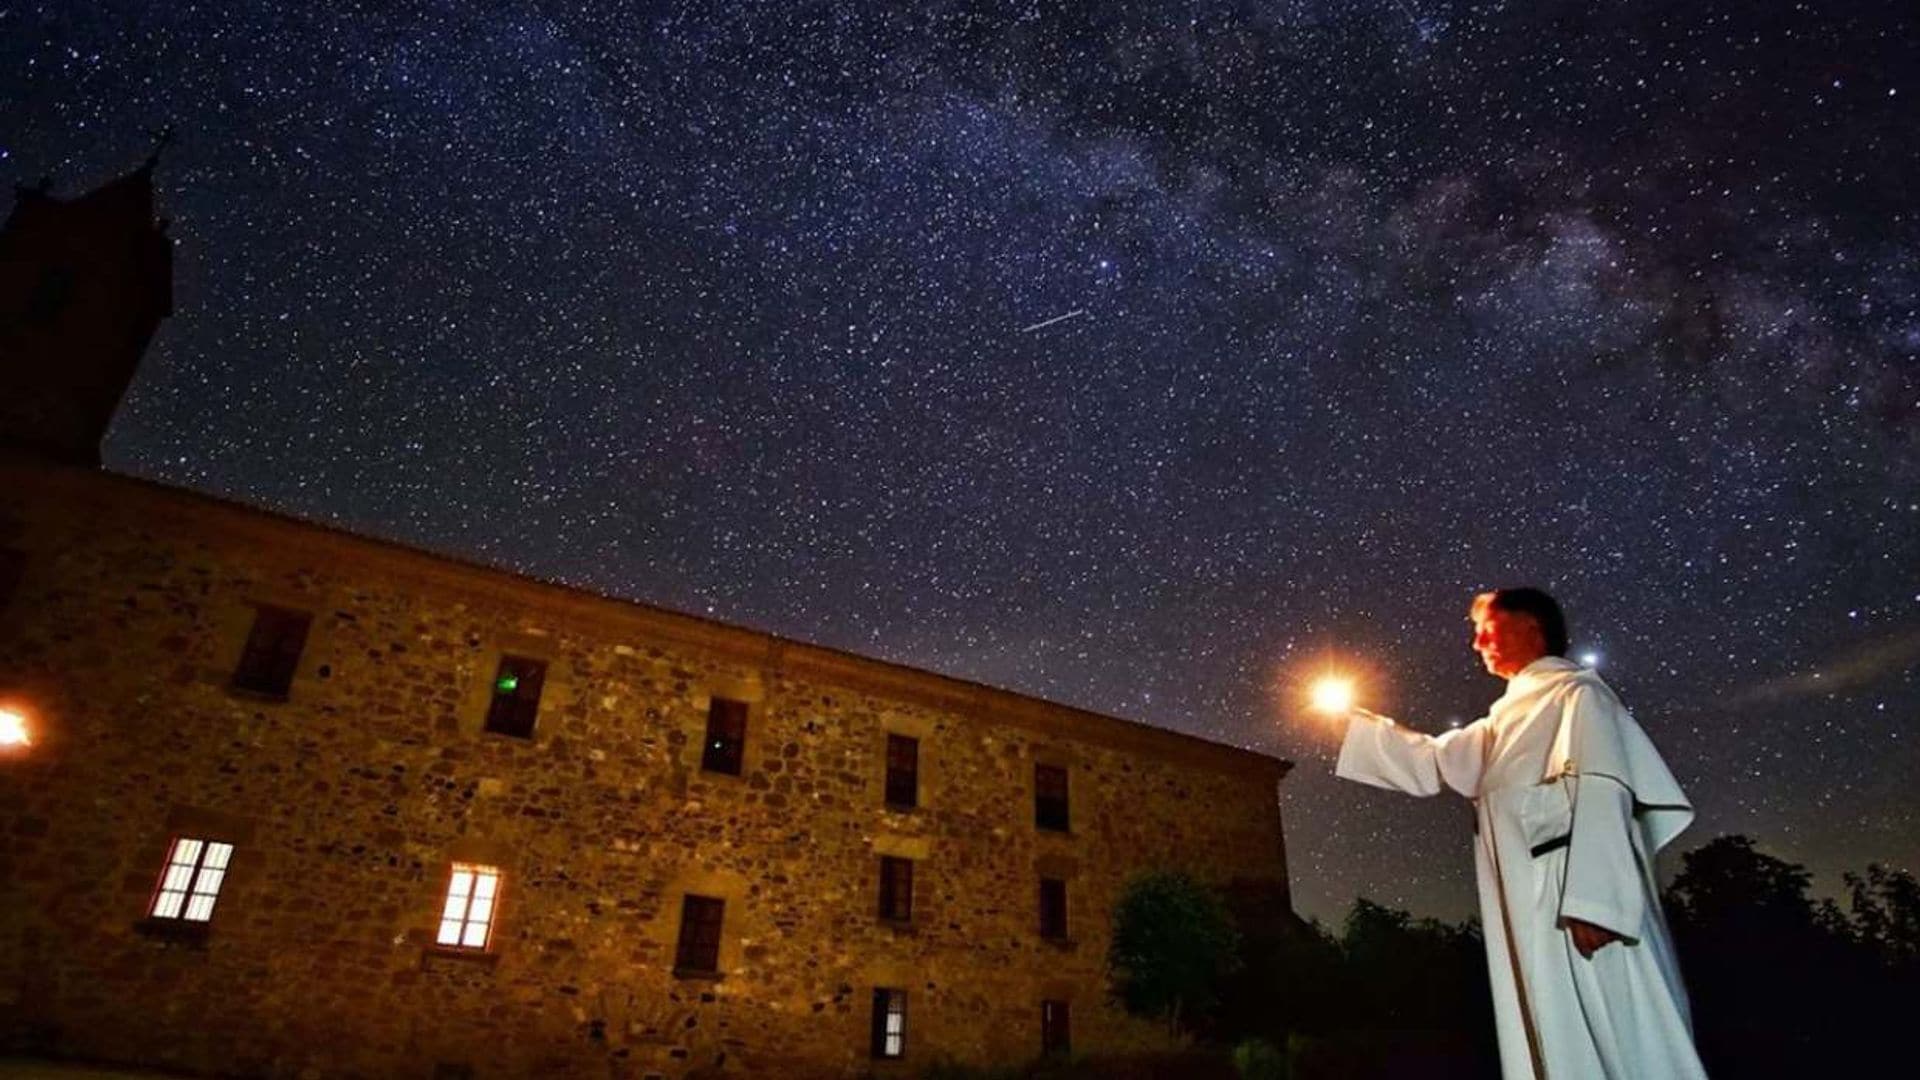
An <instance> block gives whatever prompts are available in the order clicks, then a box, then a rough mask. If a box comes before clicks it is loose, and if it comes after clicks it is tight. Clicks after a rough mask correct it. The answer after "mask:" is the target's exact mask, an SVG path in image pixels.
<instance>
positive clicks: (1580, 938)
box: [1566, 919, 1620, 960]
mask: <svg viewBox="0 0 1920 1080" xmlns="http://www.w3.org/2000/svg"><path fill="white" fill-rule="evenodd" d="M1566 924H1567V933H1569V934H1572V935H1573V947H1574V948H1576V949H1578V950H1580V958H1581V959H1582V960H1591V959H1593V954H1594V953H1596V952H1599V951H1600V949H1601V948H1603V947H1604V946H1606V945H1610V944H1612V943H1613V942H1616V941H1619V940H1620V935H1619V934H1616V933H1614V932H1613V931H1611V930H1608V929H1607V928H1606V927H1604V926H1595V925H1593V924H1592V923H1590V922H1581V921H1580V920H1579V919H1567V920H1566Z"/></svg>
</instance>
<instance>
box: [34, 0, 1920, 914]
mask: <svg viewBox="0 0 1920 1080" xmlns="http://www.w3.org/2000/svg"><path fill="white" fill-rule="evenodd" d="M83 7H84V9H85V10H81V9H82V8H83ZM893 7H895V5H881V4H848V5H820V4H814V3H804V2H799V0H780V2H773V3H766V4H746V3H736V4H730V5H725V6H714V7H711V8H710V7H707V6H703V5H692V4H682V5H659V6H648V5H596V4H586V5H581V4H536V3H517V4H510V3H502V4H491V5H489V4H485V3H475V4H467V3H451V2H448V3H437V4H427V5H420V6H417V7H406V8H403V7H402V6H401V5H389V4H374V3H365V4H287V5H268V4H258V3H237V4H227V5H201V6H198V7H195V6H193V5H188V4H184V3H166V4H153V3H144V2H142V3H103V4H89V5H76V4H69V3H60V4H46V5H35V4H29V5H25V6H20V5H15V6H11V7H7V8H0V173H4V174H7V175H9V176H10V178H11V179H13V180H16V181H20V182H32V181H35V180H37V179H38V178H39V177H40V176H42V175H49V176H52V177H53V178H54V179H55V182H56V191H67V192H72V191H76V190H80V189H83V188H85V187H87V186H90V185H92V184H94V183H97V182H99V181H101V180H104V179H106V178H108V177H110V176H112V175H114V174H115V173H117V172H119V171H122V170H124V169H125V168H127V167H129V166H130V165H132V164H133V163H135V162H137V161H139V160H140V159H141V158H143V157H144V156H145V155H146V153H147V152H148V148H149V146H150V142H151V140H150V136H149V135H148V134H147V132H148V131H149V130H150V129H156V128H159V127H160V126H162V125H165V124H169V123H170V124H172V125H174V127H175V129H176V131H177V133H178V138H177V141H176V142H175V144H174V145H173V146H171V147H170V148H169V149H168V150H167V151H166V153H165V154H164V156H163V160H162V163H161V165H160V167H159V170H158V173H157V178H158V183H159V187H160V190H161V197H162V201H163V203H164V209H165V212H166V213H167V214H168V215H170V216H171V217H172V218H173V220H174V226H173V231H174V235H175V236H176V237H177V238H178V252H177V266H178V270H177V278H178V280H177V290H176V291H177V306H178V311H177V313H176V314H175V315H174V317H173V318H172V319H171V320H169V321H168V322H167V323H165V324H164V325H163V326H162V329H161V331H160V335H159V338H158V340H157V342H156V344H155V346H154V348H153V350H152V352H151V353H150V355H149V357H148V359H147V360H146V362H145V364H144V367H143V369H142V371H141V373H140V375H139V377H138V379H137V381H136V383H135V385H134V386H133V388H132V390H131V391H130V393H129V395H128V398H127V401H126V404H125V406H124V408H123V411H122V413H121V415H120V417H119V419H118V420H117V421H116V423H115V426H114V428H113V430H112V432H111V433H110V435H109V437H108V440H107V446H106V458H107V463H108V466H109V467H111V468H115V469H119V470H123V471H126V472H130V473H134V474H138V475H142V476H149V477H154V478H157V479H161V480H164V481H168V482H171V483H177V484H182V485H186V486H189V487H193V488H197V489H201V490H205V491H209V492H213V493H216V494H219V495H222V496H226V497H230V498H235V499H240V500H244V501H247V502H252V503H257V504H260V505H264V506H267V507H271V508H273V509H276V510H280V511H283V512H287V513H292V514H296V515H301V516H305V517H309V518H313V519H317V520H322V521H326V522H330V523H334V524H338V525H341V526H345V527H347V528H351V529H354V530H358V531H362V532H366V533H370V534H373V535H378V536H384V537H389V538H393V539H397V540H400V541H403V542H406V543H411V544H416V545H421V546H425V547H428V548H432V549H436V550H441V551H446V552H450V553H455V554H459V555H462V556H465V557H469V558H475V559H480V560H483V561H488V562H492V563H496V564H499V565H502V566H506V567H510V568H512V569H514V570H517V571H520V572H523V573H527V574H532V575H535V576H539V577H544V578H551V579H555V580H560V581H565V582H568V583H571V584H575V585H580V586H585V587H588V588H592V589H596V590H600V591H604V592H608V593H611V594H615V595H620V596H626V597H632V598H636V599H641V600H645V601H649V602H653V603H658V604H662V605H666V606H669V607H673V608H678V609H682V610H687V611H693V612H698V613H701V614H706V615H712V616H714V617H717V618H721V619H724V620H728V621H731V622H737V623H742V624H745V625H748V626H753V627H758V628H762V629H766V630H770V631H773V632H776V633H779V634H783V635H788V636H791V637H795V638H800V639H805V640H809V641H815V642H820V643H823V644H828V645H834V646H839V647H843V648H847V649H851V650H854V651H858V652H862V653H866V654H869V655H873V656H878V657H883V658H886V659H890V660H896V661H900V662H903V663H907V664H912V665H915V666H918V667H924V668H929V669H932V670H935V671H941V672H946V673H950V674H953V675H957V676H961V677H964V678H969V679H975V680H980V681H984V682H988V683H993V684H997V685H1002V686H1007V687H1010V688H1014V689H1018V690H1022V691H1025V692H1029V693H1033V694H1038V695H1041V696H1045V697H1048V698H1053V699H1056V700H1060V701H1065V702H1069V703H1072V704H1076V705H1081V706H1086V707H1090V708H1093V709H1097V710H1101V711H1104V712H1110V713H1114V714H1116V715H1120V716H1124V717H1128V718H1132V719H1137V720H1141V721H1145V722H1148V723H1152V724H1157V725H1161V726H1165V727H1169V728H1173V729H1177V730H1180V731H1185V732H1190V733H1193V734H1196V735H1200V736H1203V737H1206V738H1209V739H1215V740H1219V741H1223V742H1228V743H1233V744H1236V745H1241V746H1247V747H1252V748H1255V749H1258V750H1261V751H1264V752H1267V753H1272V754H1277V755H1280V756H1284V757H1287V758H1290V759H1292V760H1294V761H1296V762H1297V763H1298V767H1297V768H1296V769H1295V771H1294V773H1293V774H1292V776H1290V777H1289V778H1288V780H1287V781H1286V783H1285V784H1284V785H1283V787H1282V791H1283V795H1282V803H1283V807H1284V812H1285V814H1286V815H1287V834H1288V841H1289V845H1290V851H1289V855H1290V858H1291V862H1292V868H1293V876H1294V880H1295V885H1296V889H1297V892H1298V895H1299V901H1300V906H1301V908H1302V910H1303V911H1305V912H1308V913H1311V914H1317V915H1322V916H1332V917H1337V916H1338V915H1339V913H1340V912H1341V911H1342V910H1343V909H1344V908H1345V906H1346V904H1347V903H1348V902H1350V901H1351V899H1352V898H1353V897H1354V896H1356V895H1368V896H1371V897H1373V898H1375V899H1378V900H1381V901H1384V902H1387V903H1392V904H1396V905H1401V906H1409V907H1412V908H1414V909H1416V910H1420V911H1423V912H1431V913H1436V914H1442V915H1448V916H1452V915H1458V914H1464V913H1465V912H1466V911H1468V910H1469V909H1470V907H1471V897H1470V889H1471V885H1470V867H1469V865H1468V843H1469V841H1468V836H1469V832H1468V825H1467V820H1468V818H1467V814H1466V811H1465V809H1464V808H1463V807H1461V806H1460V805H1458V804H1457V802H1456V803H1455V804H1453V805H1448V804H1446V803H1442V802H1420V801H1417V800H1412V799H1405V798H1401V797H1396V796H1391V795H1387V794H1384V793H1379V792H1374V791H1371V790H1368V789H1364V788H1360V787H1357V786H1354V785H1347V784H1343V783H1338V782H1336V781H1334V780H1333V779H1331V776H1330V773H1331V765H1332V753H1333V749H1334V740H1333V738H1332V736H1331V734H1330V733H1329V732H1328V731H1326V730H1325V729H1324V728H1323V727H1322V726H1320V725H1318V724H1316V722H1315V721H1314V720H1312V719H1311V718H1310V717H1309V716H1307V715H1306V714H1304V712H1303V710H1302V709H1301V708H1300V707H1299V705H1300V702H1299V685H1300V682H1301V680H1302V679H1303V678H1304V677H1305V676H1306V675H1307V674H1309V673H1311V672H1312V671H1315V670H1318V669H1319V668H1321V667H1322V666H1325V665H1326V664H1328V663H1331V662H1340V663H1344V664H1351V665H1358V666H1359V667H1360V668H1361V669H1362V670H1364V672H1365V673H1366V678H1365V681H1364V683H1363V687H1362V689H1363V694H1365V695H1366V700H1367V702H1368V704H1370V705H1373V706H1375V707H1378V708H1381V709H1383V710H1385V711H1389V712H1394V713H1396V714H1398V715H1401V716H1403V717H1404V718H1405V719H1406V720H1407V721H1408V722H1410V723H1412V724H1414V725H1416V726H1419V727H1424V728H1426V729H1428V730H1440V729H1443V728H1444V727H1445V726H1446V725H1448V724H1450V723H1457V722H1461V721H1463V720H1468V719H1471V718H1472V717H1474V716H1476V715H1478V714H1479V712H1480V711H1481V710H1482V709H1484V707H1485V705H1486V703H1487V702H1488V701H1490V700H1491V699H1492V697H1494V696H1495V695H1496V693H1497V691H1498V688H1499V687H1498V684H1497V683H1496V682H1494V681H1493V680H1490V679H1488V678H1487V677H1486V676H1484V675H1482V674H1479V673H1477V672H1476V669H1475V666H1474V663H1473V658H1472V656H1471V655H1470V653H1469V652H1468V650H1467V648H1466V626H1465V623H1464V621H1463V617H1464V612H1465V606H1466V603H1467V601H1468V599H1469V598H1470V596H1471V594H1472V592H1473V591H1474V590H1476V589H1478V588H1482V587H1486V586H1489V585H1497V584H1516V583H1537V584H1542V585H1545V586H1547V587H1549V588H1551V589H1553V590H1555V591H1556V592H1558V593H1559V594H1560V595H1561V597H1562V599H1563V600H1564V601H1565V602H1566V604H1567V607H1568V609H1569V612H1570V614H1571V616H1572V619H1573V622H1574V626H1575V637H1576V639H1577V640H1576V651H1579V652H1588V651H1591V652H1595V653H1597V654H1598V655H1599V661H1598V662H1599V663H1600V664H1601V665H1602V667H1603V670H1604V671H1605V672H1606V674H1607V675H1608V677H1609V678H1610V679H1611V680H1612V681H1613V682H1614V683H1615V684H1616V685H1617V686H1618V687H1619V688H1620V689H1621V690H1622V693H1623V695H1624V696H1625V697H1626V699H1627V700H1628V702H1629V704H1630V705H1631V706H1633V707H1634V709H1635V710H1636V713H1637V714H1638V715H1639V717H1640V718H1641V720H1642V722H1643V723H1644V724H1645V726H1646V727H1647V729H1648V730H1649V731H1650V732H1651V733H1652V735H1653V736H1654V738H1655V739H1656V741H1657V742H1659V743H1660V745H1661V746H1662V747H1663V749H1664V750H1665V752H1666V753H1667V754H1668V756H1669V758H1670V759H1671V761H1672V762H1673V765H1674V768H1675V771H1676V773H1677V774H1678V775H1679V777H1680V779H1681V781H1682V782H1683V784H1685V785H1686V786H1687V787H1688V788H1689V790H1690V791H1691V792H1692V793H1693V794H1694V796H1695V798H1696V800H1697V803H1698V807H1699V810H1700V818H1699V821H1698V823H1697V824H1696V826H1695V831H1694V832H1693V833H1691V834H1690V835H1689V836H1688V837H1686V838H1683V840H1682V841H1681V843H1680V845H1679V846H1680V847H1681V848H1686V847H1690V846H1692V845H1695V844H1698V843H1700V842H1703V841H1704V840H1706V839H1708V838H1710V837H1711V836H1713V835H1717V834H1720V833H1726V832H1743V833H1747V834H1749V835H1752V836H1754V837H1755V838H1756V839H1757V840H1758V841H1759V842H1760V844H1761V845H1762V847H1763V848H1765V849H1767V850H1769V851H1772V852H1774V853H1776V854H1779V855H1782V856H1784V857H1787V858H1791V859H1794V860H1796V861H1801V862H1805V863H1807V864H1808V865H1809V866H1811V867H1813V868H1814V869H1816V870H1817V871H1819V872H1820V874H1821V878H1820V884H1821V885H1822V886H1823V887H1825V888H1829V889H1831V888H1833V887H1835V886H1836V885H1837V883H1838V882H1837V874H1838V872H1839V871H1841V870H1844V869H1858V868H1860V867H1863V866H1864V865H1865V863H1866V862H1868V861H1869V860H1879V861H1883V862H1889V863H1893V864H1896V865H1901V866H1905V867H1907V868H1909V869H1912V868H1914V867H1915V865H1916V863H1920V840H1917V839H1916V837H1920V821H1916V818H1920V795H1916V794H1915V778H1916V777H1920V748H1917V747H1920V730H1917V728H1916V720H1917V719H1920V675H1916V667H1917V666H1920V571H1917V570H1916V568H1917V567H1920V430H1917V429H1920V313H1917V312H1916V306H1917V299H1920V270H1917V269H1916V262H1915V255H1916V249H1917V248H1920V243H1917V241H1920V219H1917V218H1916V213H1915V208H1914V205H1913V199H1912V197H1911V194H1910V193H1911V189H1912V184H1913V182H1914V179H1915V177H1920V139H1916V137H1915V136H1914V135H1913V134H1912V132H1914V131H1915V130H1920V115H1916V113H1920V110H1916V108H1915V105H1916V103H1917V102H1920V77H1916V76H1917V75H1920V72H1917V71H1916V67H1915V62H1914V58H1913V55H1914V54H1913V48H1912V47H1913V42H1914V41H1915V40H1917V39H1920V38H1917V34H1916V31H1920V27H1916V25H1915V21H1914V18H1913V16H1912V15H1911V14H1910V12H1911V8H1910V7H1907V6H1905V5H1896V4H1891V3H1889V4H1885V5H1879V6H1868V5H1830V4H1822V5H1798V6H1796V7H1794V8H1792V9H1788V8H1786V7H1785V5H1777V4H1754V3H1751V2H1728V0H1701V2H1696V3H1685V4H1676V3H1668V4H1654V3H1630V4H1620V5H1615V4H1605V5H1593V4H1585V3H1579V4H1560V3H1528V4H1488V5H1481V6H1470V5H1445V4H1433V3H1426V2H1421V0H1392V2H1388V3H1383V4H1368V3H1363V2H1353V3H1349V2H1340V3H1324V4H1321V3H1292V4H1288V3H1274V4H1251V3H1198V4H1175V3H1133V2H1128V3H1116V4H1107V3H1102V4H1097V5H1096V4H1091V3H1089V4H1086V5H1084V6H1078V5H1076V6H1066V7H1063V6H1061V5H1057V4H1026V3H1017V4H988V3H965V2H957V0H956V2H949V3H931V4H919V5H898V7H899V8H901V9H903V10H888V9H890V8H893ZM908 8H911V9H912V10H910V11H909V10H904V9H908ZM356 9H358V10H356ZM1596 9H1598V10H1596ZM1069 312H1078V313H1079V314H1076V315H1074V316H1073V317H1071V318H1061V316H1064V315H1066V314H1067V313H1069ZM1049 320H1052V321H1051V322H1049ZM1196 812H1200V811H1199V810H1198V809H1196Z"/></svg>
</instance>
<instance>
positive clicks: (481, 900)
mask: <svg viewBox="0 0 1920 1080" xmlns="http://www.w3.org/2000/svg"><path fill="white" fill-rule="evenodd" d="M499 896H500V870H499V868H498V867H493V866H474V865H472V864H469V863H454V864H453V878H452V880H450V881H448V882H447V903H446V906H445V907H443V908H441V909H440V933H439V934H438V935H437V936H435V938H434V941H435V942H436V943H438V944H440V945H445V946H447V947H449V948H455V949H485V948H486V947H487V941H488V939H489V938H491V937H492V935H493V912H494V905H495V902H496V901H497V900H498V899H499Z"/></svg>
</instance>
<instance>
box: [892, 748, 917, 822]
mask: <svg viewBox="0 0 1920 1080" xmlns="http://www.w3.org/2000/svg"><path fill="white" fill-rule="evenodd" d="M919 804H920V740H919V739H915V738H911V737H909V736H906V735H888V736H887V805H888V806H891V807H894V808H896V809H900V810H911V809H913V808H914V807H915V806H918V805H919Z"/></svg>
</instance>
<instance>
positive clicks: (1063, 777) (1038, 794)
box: [1033, 765, 1067, 832]
mask: <svg viewBox="0 0 1920 1080" xmlns="http://www.w3.org/2000/svg"><path fill="white" fill-rule="evenodd" d="M1033 823H1034V824H1035V825H1037V826H1039V827H1040V828H1042V829H1050V830H1052V831H1054V832H1066V831H1067V770H1066V769H1064V768H1062V767H1060V766H1058V765H1035V766H1034V767H1033Z"/></svg>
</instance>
